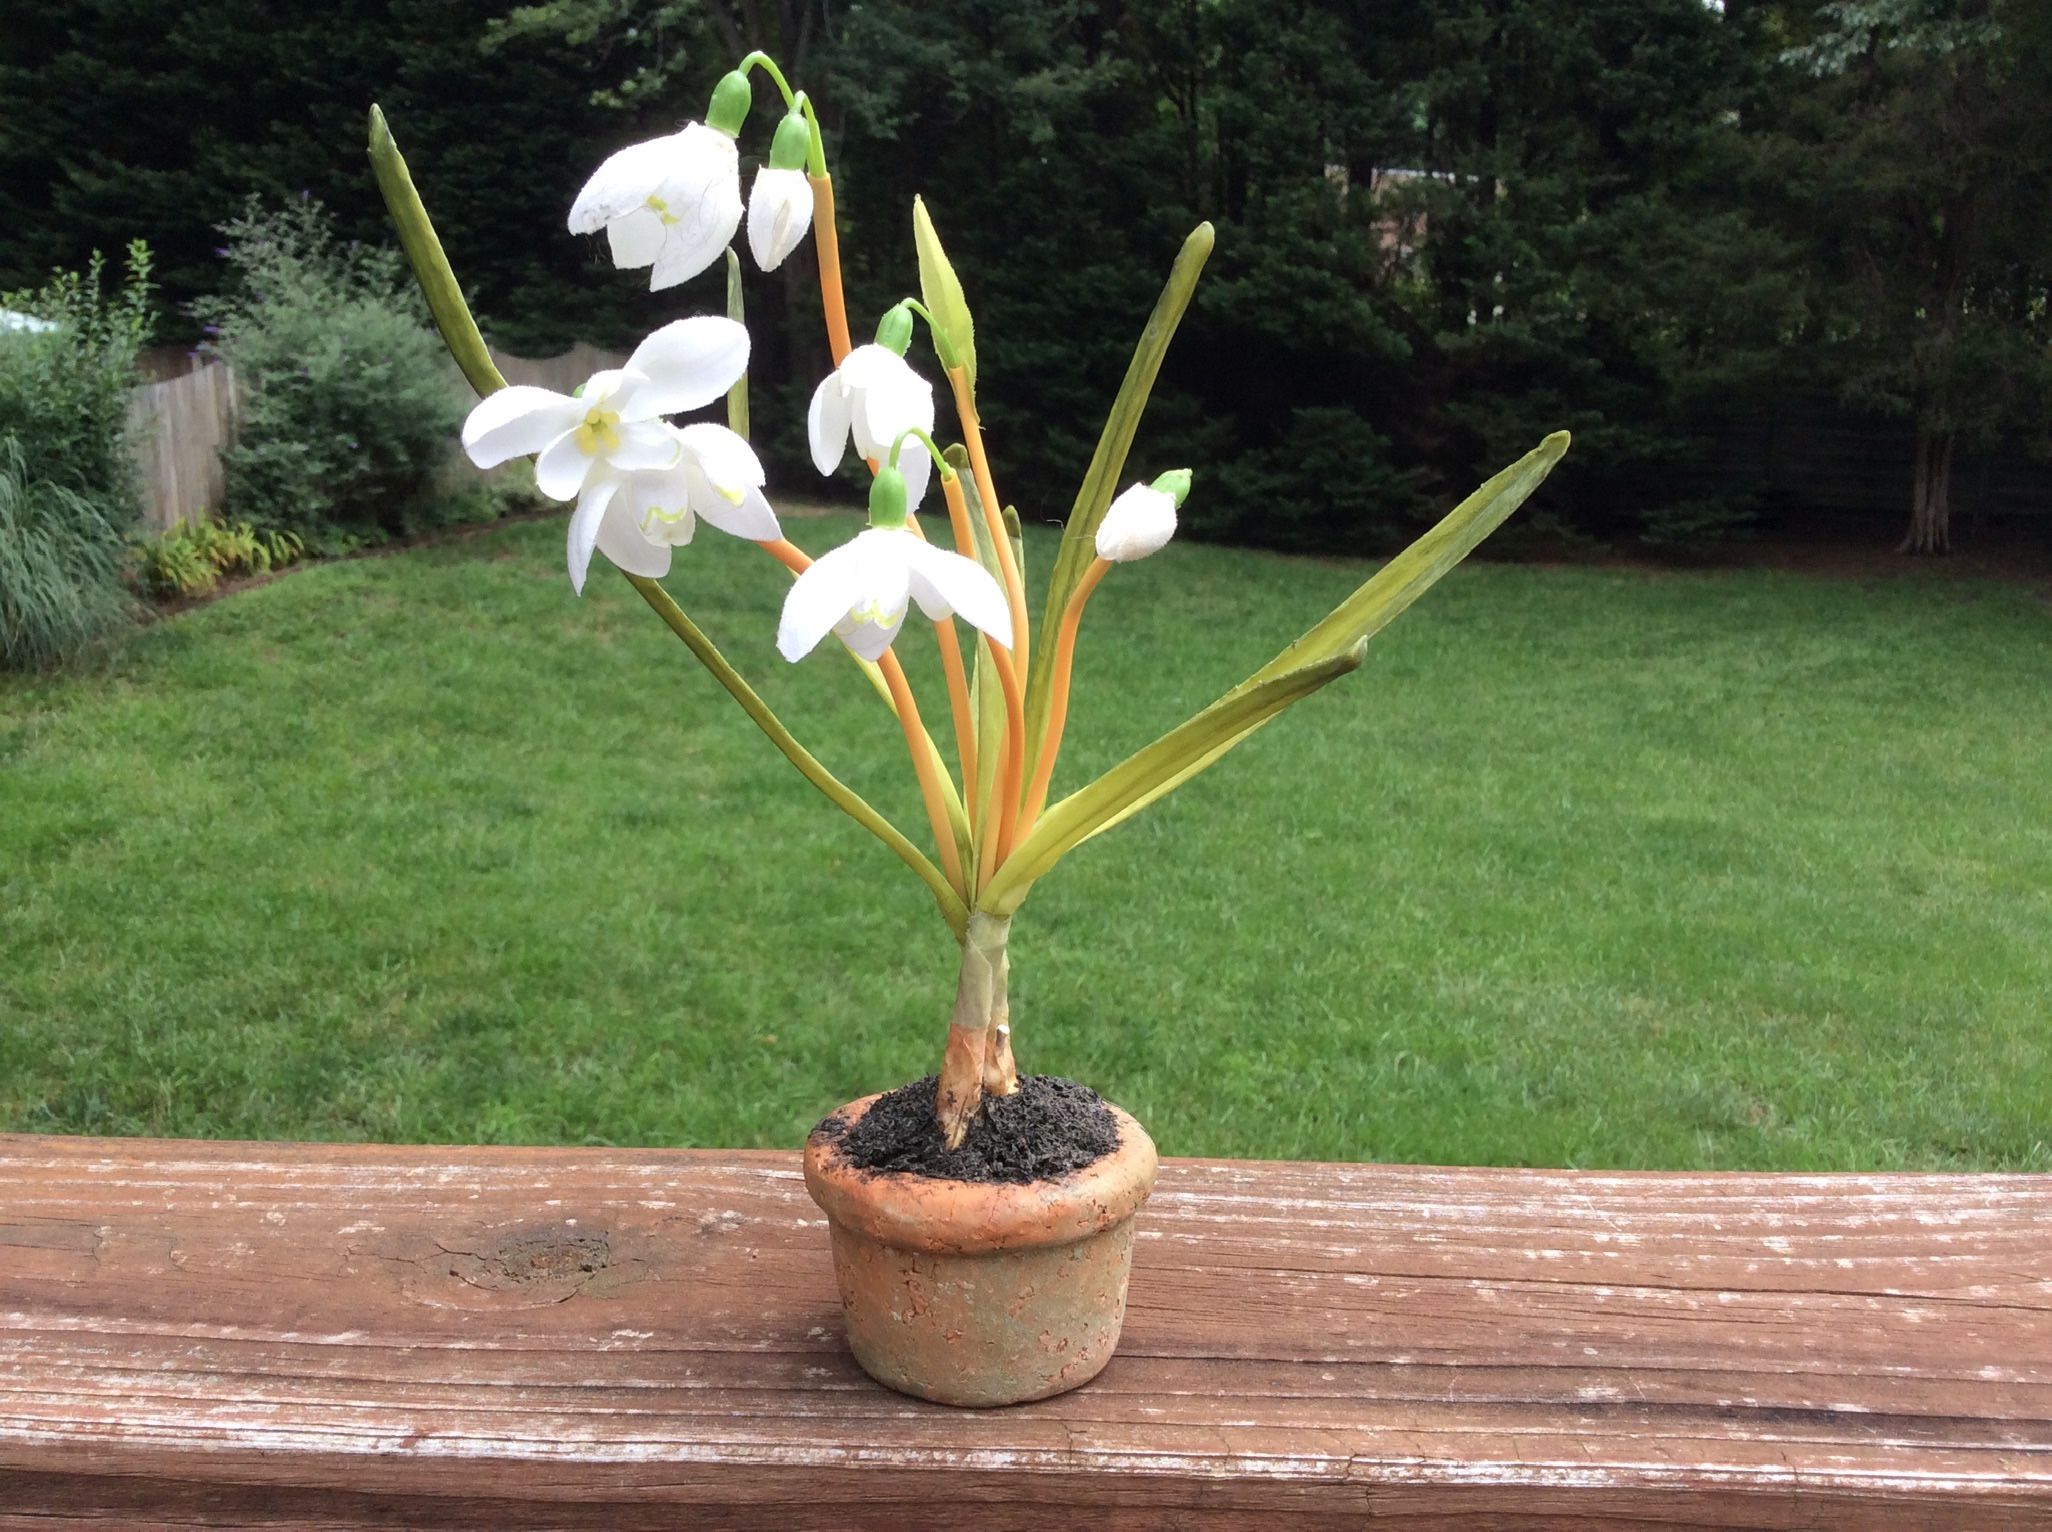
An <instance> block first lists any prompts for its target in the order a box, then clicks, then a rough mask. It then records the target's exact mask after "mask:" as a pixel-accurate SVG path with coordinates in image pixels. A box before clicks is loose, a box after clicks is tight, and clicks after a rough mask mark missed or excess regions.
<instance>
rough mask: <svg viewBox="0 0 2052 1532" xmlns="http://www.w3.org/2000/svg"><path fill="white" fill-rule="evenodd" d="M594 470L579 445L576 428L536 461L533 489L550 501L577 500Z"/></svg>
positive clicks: (566, 433)
mask: <svg viewBox="0 0 2052 1532" xmlns="http://www.w3.org/2000/svg"><path fill="white" fill-rule="evenodd" d="M591 466H592V458H591V455H590V454H589V453H587V452H586V451H585V450H584V449H583V448H582V447H581V446H579V445H578V444H577V431H576V430H575V428H573V429H571V430H568V431H565V432H564V433H563V434H562V435H561V436H559V437H557V438H556V439H555V440H554V441H552V442H550V443H549V444H548V446H546V447H544V448H543V449H542V453H541V456H540V457H538V458H536V459H535V460H534V487H535V488H536V489H538V490H540V491H541V492H542V493H543V494H545V495H547V496H548V497H549V498H550V499H551V500H575V499H576V498H577V494H578V491H579V490H581V489H583V488H584V481H585V479H586V477H587V476H589V474H590V473H591Z"/></svg>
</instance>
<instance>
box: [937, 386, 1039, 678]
mask: <svg viewBox="0 0 2052 1532" xmlns="http://www.w3.org/2000/svg"><path fill="white" fill-rule="evenodd" d="M948 382H949V383H950V384H952V385H953V387H954V390H955V413H956V414H957V415H959V416H961V418H962V443H963V445H964V446H966V447H967V448H968V449H969V468H970V471H971V472H973V473H974V474H975V475H976V493H977V494H978V495H979V496H981V497H982V499H983V520H984V522H985V524H986V525H987V526H988V527H989V528H990V540H991V542H992V543H994V544H995V545H996V547H997V556H998V567H999V568H1000V569H1001V570H1003V571H1004V576H1005V599H1006V601H1007V602H1008V603H1009V604H1010V606H1011V608H1012V652H1013V653H1014V654H1015V655H1016V656H1017V657H1018V662H1019V674H1020V675H1021V676H1025V675H1027V674H1029V673H1030V671H1031V668H1032V662H1031V661H1030V660H1029V658H1028V654H1029V652H1030V646H1029V642H1028V638H1029V635H1028V633H1027V630H1026V586H1025V583H1024V582H1023V581H1022V580H1021V579H1020V578H1019V561H1018V560H1017V559H1015V558H1013V557H1012V540H1011V538H1010V537H1008V536H1006V535H1005V518H1004V515H1003V513H1002V512H1001V511H1000V510H999V508H998V497H997V485H996V484H995V483H994V482H992V480H991V477H990V459H989V458H988V457H986V456H985V455H984V451H983V423H982V422H981V421H980V420H978V419H977V418H976V396H975V395H974V394H973V393H972V392H971V391H970V388H969V374H968V373H967V372H966V371H965V370H964V369H962V368H961V367H950V368H949V369H948Z"/></svg>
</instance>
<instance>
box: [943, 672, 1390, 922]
mask: <svg viewBox="0 0 2052 1532" xmlns="http://www.w3.org/2000/svg"><path fill="white" fill-rule="evenodd" d="M1365 648H1366V645H1365V644H1362V645H1359V646H1356V647H1355V648H1353V649H1350V650H1347V651H1346V652H1344V653H1341V654H1337V655H1333V656H1330V657H1329V658H1326V659H1323V660H1318V661H1314V662H1312V663H1310V664H1307V665H1304V666H1301V667H1300V668H1298V669H1296V670H1292V671H1289V672H1287V673H1285V674H1283V675H1279V676H1273V677H1270V678H1269V679H1267V680H1263V681H1258V682H1255V683H1253V684H1251V685H1249V686H1246V687H1243V688H1241V689H1240V690H1238V691H1236V692H1233V693H1230V694H1228V695H1227V696H1224V697H1221V698H1220V699H1219V700H1218V701H1216V702H1214V703H1212V704H1211V706H1210V707H1208V708H1206V709H1205V710H1204V711H1203V712H1201V713H1199V714H1198V715H1197V716H1196V717H1195V718H1192V719H1189V720H1188V721H1187V722H1185V723H1182V724H1180V725H1178V726H1177V727H1176V728H1173V729H1171V730H1170V731H1169V732H1168V733H1166V734H1164V735H1163V736H1162V737H1161V738H1160V739H1158V740H1156V741H1155V742H1154V743H1153V744H1151V745H1149V746H1148V747H1147V748H1146V749H1144V750H1142V751H1140V752H1139V754H1137V755H1133V756H1129V757H1128V758H1127V759H1126V760H1124V761H1122V762H1121V763H1120V764H1118V765H1117V766H1114V767H1113V768H1112V769H1111V770H1110V771H1107V772H1106V773H1105V774H1104V775H1103V776H1101V777H1099V778H1098V779H1097V780H1096V781H1094V782H1092V783H1091V784H1090V785H1089V786H1088V787H1085V788H1083V789H1081V790H1080V791H1078V792H1074V793H1071V794H1070V795H1069V796H1068V797H1066V798H1064V799H1063V800H1062V801H1061V802H1060V803H1057V804H1056V805H1055V806H1054V807H1053V808H1051V809H1049V810H1048V811H1047V812H1046V813H1045V814H1043V815H1042V816H1041V817H1040V822H1039V823H1038V824H1036V825H1035V826H1034V827H1033V833H1032V834H1031V835H1029V836H1027V837H1026V839H1025V840H1024V841H1022V842H1021V843H1020V844H1019V845H1018V846H1017V847H1016V848H1015V849H1014V850H1013V852H1012V854H1011V856H1009V857H1007V858H1006V859H1005V864H1004V866H1003V867H1001V868H999V869H998V872H997V876H996V877H994V878H992V879H991V882H990V887H988V888H987V889H985V890H984V892H983V896H982V897H981V898H980V899H978V900H977V901H976V907H977V908H978V909H982V910H988V911H990V912H991V913H992V914H994V915H1009V914H1012V913H1013V912H1014V911H1016V910H1017V909H1018V908H1019V905H1020V904H1021V903H1022V902H1023V901H1024V900H1025V898H1026V893H1027V890H1028V889H1030V888H1031V887H1032V886H1033V884H1034V882H1035V881H1036V880H1037V879H1039V878H1040V877H1042V876H1043V875H1045V874H1046V872H1047V871H1048V869H1049V868H1051V867H1053V866H1054V864H1055V863H1056V862H1057V861H1059V860H1060V859H1061V858H1062V856H1063V855H1064V854H1065V853H1067V852H1069V851H1071V850H1073V849H1074V848H1075V847H1076V846H1078V845H1080V844H1081V843H1082V842H1084V841H1086V840H1088V839H1089V838H1090V837H1091V836H1093V835H1095V834H1097V833H1098V832H1099V831H1100V830H1105V829H1109V828H1110V827H1111V826H1112V825H1115V824H1117V823H1118V822H1119V821H1120V820H1122V819H1125V818H1127V817H1129V816H1130V815H1133V814H1136V813H1138V812H1139V811H1140V810H1141V809H1143V808H1145V807H1146V806H1147V805H1148V804H1150V803H1152V802H1154V800H1155V799H1157V798H1159V797H1161V796H1162V794H1164V793H1166V792H1169V791H1171V790H1173V789H1174V788H1175V787H1177V786H1178V785H1180V784H1181V783H1183V782H1185V781H1187V780H1189V778H1191V777H1192V776H1195V775H1196V774H1197V773H1198V772H1200V771H1202V770H1203V769H1204V768H1205V767H1206V766H1209V765H1210V764H1211V763H1212V762H1213V761H1215V760H1217V759H1218V758H1219V757H1220V756H1222V755H1224V754H1225V753H1226V752H1227V751H1228V750H1230V749H1232V748H1233V746H1235V745H1237V744H1238V743H1239V742H1240V741H1241V740H1243V739H1245V738H1246V737H1247V736H1248V735H1250V734H1252V733H1253V732H1254V731H1255V730H1256V729H1258V728H1260V727H1261V726H1262V725H1263V724H1265V723H1267V722H1268V720H1269V719H1271V718H1273V717H1274V716H1275V715H1276V714H1277V713H1280V712H1281V711H1282V710H1283V709H1284V708H1286V707H1288V706H1289V705H1290V704H1291V703H1292V702H1295V701H1296V700H1297V699H1298V698H1300V697H1308V696H1309V695H1310V694H1311V693H1312V692H1315V691H1317V690H1318V689H1319V688H1320V687H1321V686H1323V685H1325V684H1326V683H1327V682H1328V681H1333V680H1337V679H1338V678H1339V677H1341V676H1343V675H1345V674H1346V673H1347V672H1348V671H1350V670H1353V669H1355V668H1356V667H1358V666H1359V665H1360V663H1361V657H1362V651H1363V649H1365Z"/></svg>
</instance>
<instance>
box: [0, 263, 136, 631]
mask: <svg viewBox="0 0 2052 1532" xmlns="http://www.w3.org/2000/svg"><path fill="white" fill-rule="evenodd" d="M106 279H107V269H106V263H105V262H104V261H103V260H102V259H101V257H100V255H99V253H98V252H94V254H93V256H92V257H91V259H90V260H89V262H88V264H87V266H86V268H85V270H84V271H61V272H57V273H55V274H54V275H52V276H51V277H50V279H49V280H48V281H46V282H45V283H44V284H43V285H42V286H41V287H39V288H36V289H33V290H25V291H20V292H10V293H0V308H6V309H10V310H13V311H14V312H17V313H23V314H28V315H30V316H31V317H33V318H37V319H41V320H44V321H46V322H47V323H49V324H50V325H52V326H53V327H54V328H51V329H49V330H44V331H28V330H0V665H4V666H6V667H8V668H12V669H22V668H27V667H32V666H40V665H48V664H52V663H55V662H56V661H58V660H61V659H63V658H65V657H67V656H68V655H70V654H72V653H74V652H76V651H77V650H78V649H79V648H81V647H82V646H83V645H85V644H86V643H88V642H89V641H90V640H92V639H93V638H94V637H96V636H97V635H99V634H100V633H102V632H105V631H106V630H107V629H109V628H111V627H113V626H115V625H117V624H118V623H120V622H121V621H123V620H124V618H125V617H126V615H127V611H128V601H127V598H126V594H125V592H124V589H123V587H122V584H121V557H122V551H123V548H124V547H125V545H126V541H127V537H128V531H129V528H130V527H131V526H132V525H133V524H134V523H135V520H136V517H137V515H138V514H139V511H140V499H139V487H138V485H137V482H136V471H135V464H134V460H133V458H132V456H131V453H130V442H129V436H130V427H129V414H128V402H129V390H130V389H131V388H133V387H134V386H135V384H136V381H137V376H136V356H137V353H138V352H139V351H140V350H141V348H142V345H143V343H144V341H145V340H147V339H148V338H149V331H150V315H151V303H150V251H149V247H148V246H147V245H145V244H143V243H142V242H141V241H136V242H134V243H132V244H130V245H129V247H128V260H127V267H126V273H125V276H124V279H123V281H122V283H121V284H120V286H119V287H118V288H116V289H115V290H114V291H112V292H111V293H110V292H109V291H107V289H106V286H105V283H106Z"/></svg>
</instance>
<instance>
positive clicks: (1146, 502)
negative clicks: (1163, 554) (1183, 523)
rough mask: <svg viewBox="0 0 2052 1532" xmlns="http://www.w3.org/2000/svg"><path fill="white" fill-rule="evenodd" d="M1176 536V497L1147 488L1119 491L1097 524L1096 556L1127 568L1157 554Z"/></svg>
mask: <svg viewBox="0 0 2052 1532" xmlns="http://www.w3.org/2000/svg"><path fill="white" fill-rule="evenodd" d="M1175 535H1176V497H1175V496H1174V495H1171V494H1169V493H1168V492H1167V491H1165V490H1159V489H1156V488H1154V487H1153V486H1152V485H1148V484H1135V485H1133V486H1132V487H1131V488H1129V489H1126V490H1124V491H1122V492H1121V493H1120V495H1119V497H1118V498H1117V499H1116V500H1114V501H1112V503H1111V505H1110V506H1109V507H1108V508H1107V509H1106V511H1105V513H1104V520H1102V521H1100V522H1099V523H1098V524H1097V556H1098V557H1099V558H1101V559H1108V560H1110V561H1111V562H1112V563H1114V564H1128V563H1131V562H1132V561H1133V560H1134V559H1144V558H1146V557H1147V556H1148V555H1149V554H1150V553H1159V552H1160V551H1161V550H1162V548H1163V547H1165V546H1166V545H1167V543H1168V540H1169V539H1170V538H1171V537H1174V536H1175Z"/></svg>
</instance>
